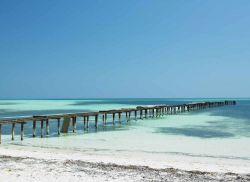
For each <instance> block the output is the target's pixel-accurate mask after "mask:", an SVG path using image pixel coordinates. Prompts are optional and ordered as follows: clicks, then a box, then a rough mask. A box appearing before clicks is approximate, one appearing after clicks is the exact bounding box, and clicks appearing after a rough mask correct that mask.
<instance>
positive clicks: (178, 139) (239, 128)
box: [0, 99, 250, 163]
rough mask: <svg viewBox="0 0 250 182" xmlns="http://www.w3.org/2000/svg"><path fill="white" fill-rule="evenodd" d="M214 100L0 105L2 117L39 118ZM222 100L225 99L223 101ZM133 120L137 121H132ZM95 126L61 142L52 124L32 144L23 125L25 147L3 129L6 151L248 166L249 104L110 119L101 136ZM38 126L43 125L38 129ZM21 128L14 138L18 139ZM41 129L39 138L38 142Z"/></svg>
mask: <svg viewBox="0 0 250 182" xmlns="http://www.w3.org/2000/svg"><path fill="white" fill-rule="evenodd" d="M203 100H209V101H210V100H216V99H86V100H1V101H0V117H1V118H9V117H16V116H30V115H35V114H56V113H71V112H79V111H97V110H105V109H116V108H117V109H118V108H125V107H136V106H137V105H152V104H176V103H187V102H192V101H203ZM220 100H222V99H220ZM132 117H133V115H132ZM93 123H94V122H91V125H90V129H89V130H88V131H86V130H85V131H83V122H82V118H79V119H78V121H77V133H76V134H73V133H69V134H67V135H64V136H60V137H58V136H57V135H56V131H57V129H56V122H52V121H51V122H50V132H51V135H50V136H49V137H46V138H43V139H41V138H39V137H37V138H32V137H31V133H32V131H31V128H32V126H31V124H27V125H25V133H26V135H25V138H24V141H22V142H21V141H19V136H16V137H17V139H16V140H15V141H14V142H12V141H10V138H11V137H10V135H9V134H10V126H4V128H3V134H4V135H3V145H5V146H17V145H22V146H27V147H28V146H33V147H37V148H40V147H42V148H54V149H56V150H66V149H67V150H73V151H78V152H79V151H80V152H82V153H91V154H109V155H110V154H117V153H119V154H120V155H130V154H133V155H134V154H138V156H142V155H148V154H150V155H151V154H153V155H155V156H160V157H162V156H163V157H164V155H165V154H170V155H175V156H186V157H198V158H203V157H206V158H211V159H219V160H226V159H235V160H242V161H245V162H247V163H249V162H250V100H248V99H241V100H238V102H237V105H235V106H224V107H217V108H211V109H206V110H202V111H195V112H190V113H181V114H177V115H168V116H165V117H162V118H157V119H152V118H149V119H144V120H137V121H135V120H131V121H129V122H128V123H127V122H125V118H124V116H123V122H122V124H119V123H118V122H117V123H116V125H115V126H112V122H111V118H110V119H109V124H108V125H107V126H105V127H103V126H102V124H101V122H99V123H100V125H99V127H98V129H97V131H96V130H95V129H94V127H93ZM38 126H39V125H38ZM18 127H19V126H17V128H16V133H17V134H18V133H19V128H18ZM39 132H40V131H39V128H38V129H37V135H38V136H39Z"/></svg>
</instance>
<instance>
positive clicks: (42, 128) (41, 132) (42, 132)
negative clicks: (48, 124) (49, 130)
mask: <svg viewBox="0 0 250 182" xmlns="http://www.w3.org/2000/svg"><path fill="white" fill-rule="evenodd" d="M41 138H43V120H41Z"/></svg>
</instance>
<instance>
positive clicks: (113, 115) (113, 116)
mask: <svg viewBox="0 0 250 182" xmlns="http://www.w3.org/2000/svg"><path fill="white" fill-rule="evenodd" d="M112 118H113V120H112V122H113V125H115V113H113V114H112Z"/></svg>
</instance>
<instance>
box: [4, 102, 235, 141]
mask: <svg viewBox="0 0 250 182" xmlns="http://www.w3.org/2000/svg"><path fill="white" fill-rule="evenodd" d="M235 104H236V101H234V100H226V101H216V102H192V103H187V104H180V105H153V106H146V105H145V106H137V107H136V108H121V109H114V110H102V111H98V112H82V113H68V114H53V115H35V116H32V117H24V118H14V119H3V120H0V143H1V136H2V125H5V124H10V125H12V128H11V131H10V132H11V137H12V138H11V139H12V140H14V137H15V126H16V124H20V125H21V127H20V128H21V132H20V135H21V140H23V138H24V125H25V124H26V123H28V122H33V137H36V128H37V125H36V123H37V122H40V126H41V127H40V131H41V138H43V137H44V122H45V125H46V126H45V128H46V135H49V121H50V120H53V122H54V121H55V120H56V121H57V133H58V135H60V133H61V131H60V129H61V124H60V122H61V120H62V119H64V118H69V119H70V122H71V123H72V126H73V132H75V131H76V122H77V118H83V122H84V129H86V128H88V127H89V121H90V117H93V118H94V122H95V128H97V126H98V119H99V117H100V116H101V117H102V122H103V125H104V126H105V125H106V124H107V118H108V115H112V124H113V125H115V121H116V120H115V119H116V118H115V116H116V115H118V121H119V123H121V115H122V114H125V116H126V121H127V122H128V121H130V120H131V119H135V120H137V119H144V118H148V117H150V118H154V117H162V116H164V115H168V114H169V115H170V114H176V113H179V112H190V111H195V110H201V109H206V108H211V107H217V106H225V105H235ZM132 113H133V114H134V117H133V118H131V114H132ZM137 116H138V117H137Z"/></svg>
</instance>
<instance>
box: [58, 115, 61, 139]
mask: <svg viewBox="0 0 250 182" xmlns="http://www.w3.org/2000/svg"><path fill="white" fill-rule="evenodd" d="M57 134H58V135H60V134H61V132H60V118H58V119H57Z"/></svg>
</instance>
